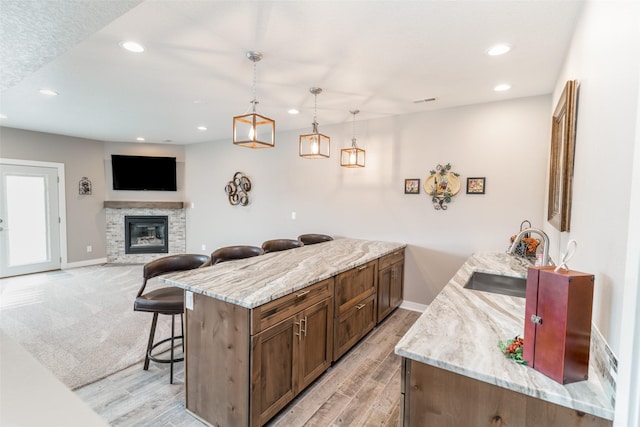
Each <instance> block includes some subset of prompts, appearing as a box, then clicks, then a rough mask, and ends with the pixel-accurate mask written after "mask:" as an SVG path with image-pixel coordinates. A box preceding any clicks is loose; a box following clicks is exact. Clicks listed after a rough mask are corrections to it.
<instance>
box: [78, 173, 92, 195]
mask: <svg viewBox="0 0 640 427" xmlns="http://www.w3.org/2000/svg"><path fill="white" fill-rule="evenodd" d="M78 194H80V195H81V196H90V195H91V181H89V178H87V177H86V176H83V177H82V179H81V180H80V182H78Z"/></svg>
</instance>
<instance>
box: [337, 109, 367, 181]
mask: <svg viewBox="0 0 640 427" xmlns="http://www.w3.org/2000/svg"><path fill="white" fill-rule="evenodd" d="M349 112H350V113H351V114H353V138H352V139H351V147H350V148H343V149H342V150H340V166H344V167H345V168H363V167H364V156H365V152H364V150H363V149H362V148H358V146H357V145H356V114H358V113H359V112H360V110H350V111H349Z"/></svg>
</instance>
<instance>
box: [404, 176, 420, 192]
mask: <svg viewBox="0 0 640 427" xmlns="http://www.w3.org/2000/svg"><path fill="white" fill-rule="evenodd" d="M404 194H420V178H410V179H405V180H404Z"/></svg>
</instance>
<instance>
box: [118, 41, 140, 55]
mask: <svg viewBox="0 0 640 427" xmlns="http://www.w3.org/2000/svg"><path fill="white" fill-rule="evenodd" d="M120 47H121V48H123V49H126V50H128V51H129V52H133V53H142V52H144V46H142V45H141V44H140V43H137V42H133V41H130V40H129V41H122V42H120Z"/></svg>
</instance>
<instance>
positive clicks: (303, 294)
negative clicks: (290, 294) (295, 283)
mask: <svg viewBox="0 0 640 427" xmlns="http://www.w3.org/2000/svg"><path fill="white" fill-rule="evenodd" d="M309 292H311V291H304V292H300V293H299V294H296V298H302V297H303V296H305V295H306V294H308V293H309Z"/></svg>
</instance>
